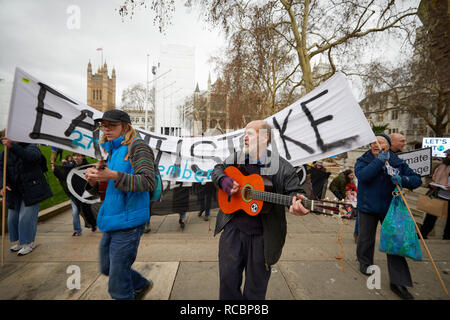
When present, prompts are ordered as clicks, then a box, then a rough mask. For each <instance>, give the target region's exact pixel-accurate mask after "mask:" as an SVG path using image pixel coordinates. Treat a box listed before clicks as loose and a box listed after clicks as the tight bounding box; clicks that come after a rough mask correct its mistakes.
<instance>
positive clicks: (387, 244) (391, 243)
mask: <svg viewBox="0 0 450 320" xmlns="http://www.w3.org/2000/svg"><path fill="white" fill-rule="evenodd" d="M395 192H396V193H397V189H395ZM380 251H382V252H386V253H388V254H393V255H397V256H403V257H408V258H411V259H414V260H418V261H420V260H422V252H421V250H420V244H419V239H418V238H417V233H416V228H415V226H414V221H413V220H412V218H411V216H410V215H409V213H408V209H407V208H406V206H405V204H404V203H403V201H402V199H401V197H400V195H398V194H397V195H395V196H394V197H393V198H392V201H391V205H390V207H389V211H388V213H387V214H386V217H385V218H384V221H383V224H382V225H381V232H380Z"/></svg>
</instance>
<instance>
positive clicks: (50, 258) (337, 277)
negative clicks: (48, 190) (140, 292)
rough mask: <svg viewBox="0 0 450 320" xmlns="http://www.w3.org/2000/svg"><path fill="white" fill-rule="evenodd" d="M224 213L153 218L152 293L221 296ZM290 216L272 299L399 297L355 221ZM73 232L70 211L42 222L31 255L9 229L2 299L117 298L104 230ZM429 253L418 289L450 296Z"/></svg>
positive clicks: (444, 258) (141, 254) (146, 247)
mask: <svg viewBox="0 0 450 320" xmlns="http://www.w3.org/2000/svg"><path fill="white" fill-rule="evenodd" d="M216 214H217V210H213V211H212V213H211V218H210V221H209V222H205V221H203V219H202V218H199V217H198V216H197V214H196V213H195V212H190V213H188V215H187V219H186V228H185V230H184V231H181V229H180V228H179V225H178V215H177V214H173V215H167V216H154V217H152V219H151V228H152V231H151V232H150V233H148V234H144V235H143V236H142V240H141V244H140V247H139V251H138V256H137V259H136V262H135V264H134V267H135V268H136V269H137V270H138V271H140V272H141V273H142V274H143V275H144V276H146V277H148V278H151V279H152V280H153V282H154V288H153V289H152V290H151V291H150V292H149V293H148V294H147V295H146V297H145V299H151V300H184V299H193V300H197V299H198V300H212V299H217V298H218V293H219V283H218V278H219V275H218V256H217V255H218V240H219V237H218V236H217V237H213V229H214V225H215V216H216ZM287 219H288V234H287V238H286V244H285V247H284V250H283V254H282V256H281V259H280V261H279V262H278V263H277V264H276V265H274V266H273V268H272V276H271V278H270V282H269V287H268V292H267V299H270V300H309V299H331V300H335V299H343V300H361V299H366V300H383V299H385V300H398V298H397V296H395V295H394V294H393V293H392V292H391V291H390V289H389V279H388V274H387V265H386V255H385V254H383V253H380V252H379V251H378V250H377V249H376V253H375V263H376V264H377V265H378V266H379V267H380V269H381V289H372V290H371V289H368V288H367V284H366V282H367V277H366V276H364V275H362V274H361V273H360V272H359V268H358V263H357V261H356V256H355V248H356V245H355V243H354V240H353V227H354V220H351V221H348V220H345V224H344V225H341V224H340V221H339V220H338V218H334V217H327V216H323V215H315V214H309V215H307V216H305V217H295V216H292V215H290V214H287ZM341 227H342V228H343V239H342V243H343V247H344V259H343V262H344V263H343V267H344V270H343V267H342V265H341V261H340V260H337V259H336V258H335V257H336V256H337V255H338V254H339V252H340V248H339V245H338V242H337V236H338V232H339V230H340V228H341ZM442 230H443V221H442V219H438V223H437V226H436V232H435V234H436V235H435V236H432V237H430V239H429V240H427V244H428V246H429V248H430V251H431V254H432V255H433V258H434V259H435V261H436V263H437V266H438V268H439V270H440V273H441V276H442V278H443V280H444V282H445V284H446V286H447V288H449V289H450V242H449V241H444V240H440V238H441V236H442ZM72 232H73V230H72V216H71V211H70V210H66V211H63V212H62V213H60V214H58V215H56V216H53V217H52V218H50V219H47V220H45V221H42V222H40V223H39V225H38V233H37V237H36V244H37V247H36V248H35V249H34V251H33V252H32V253H30V254H28V255H26V256H23V257H18V256H17V255H16V254H15V253H12V252H10V251H9V247H10V244H9V241H8V235H6V245H5V266H4V267H3V268H1V269H0V299H3V300H10V299H21V300H22V299H23V300H35V299H44V300H46V299H61V300H66V299H71V300H72V299H82V300H97V299H110V297H109V295H108V292H107V277H106V276H103V275H101V274H100V272H99V266H98V245H99V242H100V239H101V232H99V231H97V232H95V233H92V232H91V231H90V230H89V229H85V230H84V231H83V234H82V236H81V237H72V236H71V235H72ZM377 248H378V242H377ZM422 252H423V256H424V261H422V262H415V261H412V260H410V259H408V264H409V266H410V269H411V274H412V277H413V281H414V287H413V288H411V289H410V291H411V293H412V294H413V295H414V296H415V298H416V299H446V300H448V299H449V296H446V295H445V294H444V292H443V290H442V287H441V286H440V283H439V281H438V279H437V277H436V275H435V272H434V269H433V267H432V265H431V263H430V262H429V259H428V257H427V255H426V253H425V250H424V249H423V248H422ZM69 266H78V267H79V270H80V280H81V281H80V285H81V287H80V289H68V287H67V283H68V282H69V283H72V282H71V281H70V280H71V277H72V276H73V274H72V272H73V271H70V268H69ZM68 268H69V269H68ZM68 271H69V273H68ZM68 280H69V281H68Z"/></svg>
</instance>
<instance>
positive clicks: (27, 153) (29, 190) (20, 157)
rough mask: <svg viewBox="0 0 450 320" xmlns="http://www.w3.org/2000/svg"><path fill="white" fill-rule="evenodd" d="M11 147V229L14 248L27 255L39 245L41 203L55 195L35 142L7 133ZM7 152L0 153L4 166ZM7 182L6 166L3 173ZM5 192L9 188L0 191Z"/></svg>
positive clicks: (8, 201)
mask: <svg viewBox="0 0 450 320" xmlns="http://www.w3.org/2000/svg"><path fill="white" fill-rule="evenodd" d="M2 143H3V144H4V145H5V146H6V147H7V148H8V152H7V160H6V205H7V206H8V209H9V211H8V231H9V238H10V240H11V242H16V241H18V243H17V244H15V245H13V246H12V247H11V251H13V252H17V255H18V256H23V255H26V254H28V253H30V252H32V251H33V249H34V248H35V243H34V241H35V238H36V231H37V222H38V213H39V205H40V203H41V202H42V201H44V200H45V199H48V198H50V197H52V196H53V193H52V190H51V189H50V186H49V185H48V183H47V180H46V179H45V176H44V173H43V172H42V169H41V166H40V163H41V157H42V153H41V151H40V150H39V148H38V147H37V146H36V145H35V144H31V143H22V142H15V141H11V140H10V139H8V138H6V137H3V138H2ZM4 152H5V151H2V152H1V154H0V158H1V160H0V165H1V167H2V168H3V166H4V163H3V161H4V160H3V158H4ZM0 177H1V183H2V185H3V179H4V178H5V177H3V170H2V172H1V174H0ZM0 194H1V196H2V197H3V196H4V195H5V190H3V189H2V190H1V191H0Z"/></svg>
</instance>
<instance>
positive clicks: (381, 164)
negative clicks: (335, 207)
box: [355, 134, 422, 299]
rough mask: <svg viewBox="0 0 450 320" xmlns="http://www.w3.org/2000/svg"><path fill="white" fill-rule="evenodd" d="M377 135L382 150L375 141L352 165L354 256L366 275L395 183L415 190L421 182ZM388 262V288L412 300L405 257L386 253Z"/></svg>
mask: <svg viewBox="0 0 450 320" xmlns="http://www.w3.org/2000/svg"><path fill="white" fill-rule="evenodd" d="M376 136H377V141H378V143H379V144H380V146H381V148H382V149H383V150H385V151H384V152H383V150H381V151H380V148H379V147H378V145H377V143H376V142H373V143H372V144H371V145H370V150H368V151H367V152H366V153H364V154H363V155H362V156H361V157H359V158H358V159H357V160H356V164H355V175H356V177H357V178H358V205H357V209H358V214H359V225H358V228H359V237H358V243H357V247H356V256H357V258H358V261H359V263H360V271H361V272H362V273H363V274H365V275H370V273H369V272H368V271H367V268H368V267H369V266H370V265H373V255H374V248H375V237H376V232H377V226H378V221H380V222H381V223H382V222H383V220H384V218H385V216H386V214H387V212H388V210H389V205H390V203H391V200H392V191H394V189H395V185H399V186H400V187H404V188H408V189H415V188H418V187H419V186H420V185H421V184H422V181H421V179H420V175H418V174H416V173H415V172H414V171H413V170H411V169H410V168H409V167H408V165H407V164H406V162H405V161H403V160H401V159H400V158H399V157H398V156H397V155H396V154H395V153H393V152H392V151H390V150H389V147H390V139H389V137H388V136H386V135H384V134H377V135H376ZM386 161H388V162H389V165H387V164H386ZM387 264H388V270H389V278H390V287H391V290H392V291H393V292H395V293H396V294H397V295H398V296H399V297H401V298H402V299H414V297H413V296H412V295H411V294H410V293H409V292H408V290H407V289H406V286H409V287H412V279H411V274H410V272H409V268H408V264H407V262H406V259H405V258H404V257H402V256H396V255H390V254H387Z"/></svg>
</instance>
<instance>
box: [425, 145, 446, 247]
mask: <svg viewBox="0 0 450 320" xmlns="http://www.w3.org/2000/svg"><path fill="white" fill-rule="evenodd" d="M444 153H445V158H444V160H443V161H442V163H441V164H439V165H438V166H437V167H436V168H435V169H434V172H433V178H432V182H433V183H437V184H440V185H442V186H446V187H447V189H440V188H439V187H437V186H433V185H431V184H430V185H429V187H430V190H429V191H428V193H427V194H428V195H432V194H435V195H436V196H437V197H438V198H439V199H442V200H446V201H447V202H449V200H450V189H449V188H450V175H449V174H450V149H447V150H445V151H444ZM447 208H448V209H447V210H448V213H447V221H446V223H445V227H444V235H443V237H442V239H443V240H450V223H449V216H450V203H448V205H447ZM436 220H437V217H436V216H433V215H431V214H429V213H427V214H426V215H425V219H424V220H423V224H422V227H421V228H420V232H421V233H422V236H423V238H424V239H427V236H428V234H429V233H430V232H431V230H433V228H434V225H435V224H436Z"/></svg>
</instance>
